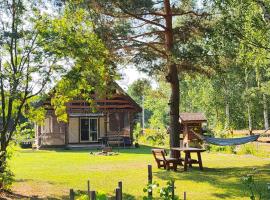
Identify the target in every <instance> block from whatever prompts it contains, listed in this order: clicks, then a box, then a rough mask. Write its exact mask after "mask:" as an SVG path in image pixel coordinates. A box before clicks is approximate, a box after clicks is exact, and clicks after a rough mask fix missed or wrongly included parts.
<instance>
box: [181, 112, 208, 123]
mask: <svg viewBox="0 0 270 200" xmlns="http://www.w3.org/2000/svg"><path fill="white" fill-rule="evenodd" d="M179 121H180V122H193V121H197V122H198V121H199V122H206V121H207V119H206V117H205V116H204V114H203V113H180V119H179Z"/></svg>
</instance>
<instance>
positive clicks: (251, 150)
mask: <svg viewBox="0 0 270 200" xmlns="http://www.w3.org/2000/svg"><path fill="white" fill-rule="evenodd" d="M238 153H239V154H250V155H256V149H255V147H254V145H253V144H244V145H242V146H241V147H240V149H239V151H238Z"/></svg>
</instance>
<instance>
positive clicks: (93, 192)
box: [90, 191, 96, 200]
mask: <svg viewBox="0 0 270 200" xmlns="http://www.w3.org/2000/svg"><path fill="white" fill-rule="evenodd" d="M90 197H91V200H96V191H91V192H90Z"/></svg>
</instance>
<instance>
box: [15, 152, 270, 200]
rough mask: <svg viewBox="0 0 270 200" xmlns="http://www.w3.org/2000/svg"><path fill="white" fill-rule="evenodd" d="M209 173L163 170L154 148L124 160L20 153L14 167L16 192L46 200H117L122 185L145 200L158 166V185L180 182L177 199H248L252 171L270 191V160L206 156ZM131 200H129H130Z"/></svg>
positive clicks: (126, 154)
mask: <svg viewBox="0 0 270 200" xmlns="http://www.w3.org/2000/svg"><path fill="white" fill-rule="evenodd" d="M202 158H203V164H204V167H205V169H204V171H199V170H198V168H197V167H194V168H193V169H191V170H189V171H188V172H183V171H182V170H181V169H180V170H179V171H178V172H167V171H165V170H158V169H157V167H156V165H155V163H154V160H153V157H152V155H151V153H150V148H148V147H141V148H140V149H126V150H120V154H119V155H115V156H97V155H90V154H89V151H87V150H81V151H70V150H58V151H54V150H51V151H41V150H40V151H32V150H20V151H17V152H16V153H15V154H14V156H13V159H12V161H11V163H10V164H11V168H12V170H13V171H14V172H15V178H16V182H15V183H14V185H13V191H14V192H16V193H20V194H23V195H28V196H29V195H30V196H33V195H38V196H39V197H41V198H52V197H54V198H59V199H63V198H65V197H66V195H68V193H69V189H70V188H74V189H79V190H85V189H86V181H87V179H90V181H91V187H92V188H93V189H95V190H97V191H102V192H105V193H108V194H112V193H113V191H114V189H115V188H116V186H117V182H118V181H120V180H122V181H123V191H124V193H125V194H126V197H125V199H140V200H141V199H142V196H143V195H144V193H143V191H142V190H143V187H144V186H145V185H146V183H147V164H153V172H154V173H153V176H154V180H156V181H157V182H159V183H160V184H161V185H165V182H166V180H169V179H171V178H174V179H175V180H176V193H177V194H178V195H179V194H180V195H181V197H182V194H183V192H184V191H186V192H187V197H188V199H191V200H204V199H207V200H211V199H230V200H231V199H239V200H240V199H241V200H244V199H248V198H247V194H246V193H245V192H244V188H243V186H242V184H241V181H240V178H241V177H242V175H243V174H246V173H248V172H249V171H250V170H251V169H252V168H257V169H258V170H260V175H259V176H258V177H259V182H260V184H262V187H264V188H266V183H267V182H270V159H269V158H258V157H254V156H246V155H230V154H214V153H203V154H202ZM127 197H129V198H127Z"/></svg>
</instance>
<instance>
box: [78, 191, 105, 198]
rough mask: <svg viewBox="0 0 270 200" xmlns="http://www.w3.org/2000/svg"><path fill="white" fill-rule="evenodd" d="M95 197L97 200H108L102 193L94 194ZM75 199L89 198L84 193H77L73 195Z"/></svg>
mask: <svg viewBox="0 0 270 200" xmlns="http://www.w3.org/2000/svg"><path fill="white" fill-rule="evenodd" d="M96 197H97V200H109V198H108V197H107V195H106V194H105V193H104V192H96ZM75 199H76V200H89V197H88V195H87V194H86V192H83V191H77V192H76V194H75Z"/></svg>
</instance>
